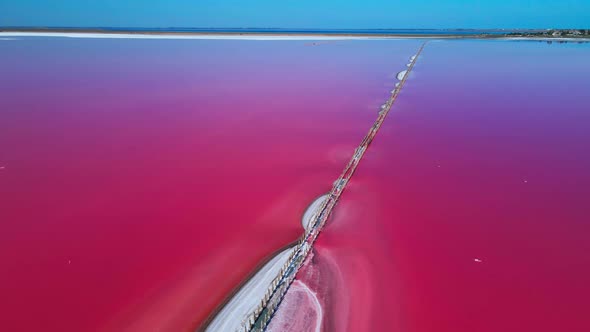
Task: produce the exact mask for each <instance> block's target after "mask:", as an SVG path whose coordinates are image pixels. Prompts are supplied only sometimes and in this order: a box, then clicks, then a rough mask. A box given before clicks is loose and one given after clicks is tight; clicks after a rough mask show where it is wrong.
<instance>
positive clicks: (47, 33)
mask: <svg viewBox="0 0 590 332" xmlns="http://www.w3.org/2000/svg"><path fill="white" fill-rule="evenodd" d="M0 37H66V38H112V39H115V38H121V39H229V40H235V39H238V40H355V39H356V40H359V39H481V40H531V41H571V42H575V41H580V42H588V41H590V37H540V36H530V37H523V36H507V35H493V34H480V35H477V34H475V35H459V34H385V33H384V34H376V33H373V34H372V33H269V32H213V31H208V32H197V31H194V32H186V31H109V30H71V29H47V30H45V29H43V30H39V29H1V28H0Z"/></svg>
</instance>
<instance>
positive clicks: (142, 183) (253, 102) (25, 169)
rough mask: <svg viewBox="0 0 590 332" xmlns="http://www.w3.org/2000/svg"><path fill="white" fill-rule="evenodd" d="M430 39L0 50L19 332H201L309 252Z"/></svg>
mask: <svg viewBox="0 0 590 332" xmlns="http://www.w3.org/2000/svg"><path fill="white" fill-rule="evenodd" d="M418 47H419V42H418V41H412V40H405V41H338V42H312V41H274V42H270V41H215V40H209V41H206V40H106V39H104V40H97V39H68V38H19V39H18V40H10V41H0V58H1V60H2V61H0V72H1V73H2V75H1V76H0V91H2V92H1V94H2V98H0V167H1V168H0V204H1V208H0V220H2V231H0V264H1V267H2V271H3V273H1V274H0V294H2V300H0V315H1V317H2V319H0V321H2V324H3V328H4V329H6V330H49V331H56V330H59V331H88V330H121V329H127V330H137V331H145V330H155V329H163V330H187V329H191V328H194V327H197V326H199V325H200V324H201V323H202V322H203V321H204V320H205V319H206V318H207V316H208V315H209V314H211V313H212V311H213V310H214V309H215V308H216V307H217V306H218V305H220V304H221V303H222V301H223V300H224V299H225V298H226V297H227V296H228V295H229V294H230V293H231V292H232V290H234V289H235V287H237V286H238V285H239V284H240V283H241V282H243V281H244V280H245V279H246V278H247V276H248V275H249V274H250V273H252V272H253V271H254V270H255V267H256V266H257V265H258V264H260V263H261V262H263V261H264V260H265V259H267V258H269V257H270V256H271V255H272V254H273V253H274V252H277V251H278V250H280V249H281V248H283V247H285V246H286V245H288V244H289V243H291V242H292V241H294V240H296V239H297V238H298V237H299V236H300V235H301V233H302V232H303V229H302V227H301V216H302V214H303V212H304V211H305V208H306V207H307V205H308V204H310V203H311V202H312V201H313V200H314V199H315V198H317V197H319V196H320V195H322V194H324V193H326V192H327V191H328V190H329V189H330V187H331V185H332V182H333V181H334V180H335V179H336V178H337V177H338V176H339V174H340V171H341V170H342V168H343V167H344V165H345V163H346V162H347V161H348V159H349V158H350V156H351V155H352V153H353V151H354V148H355V147H356V145H357V144H358V143H359V141H360V139H361V138H362V137H363V135H364V134H365V133H366V130H367V128H368V127H369V126H370V124H371V123H372V122H373V120H374V119H375V117H376V115H377V112H378V110H379V106H380V105H381V103H382V102H383V101H384V100H385V99H386V98H387V96H388V94H389V90H390V89H391V87H392V85H393V82H394V76H395V73H397V72H398V71H399V70H400V69H401V68H403V67H404V65H405V63H406V62H407V59H408V57H409V56H411V55H412V54H414V52H415V50H416V49H417V48H418Z"/></svg>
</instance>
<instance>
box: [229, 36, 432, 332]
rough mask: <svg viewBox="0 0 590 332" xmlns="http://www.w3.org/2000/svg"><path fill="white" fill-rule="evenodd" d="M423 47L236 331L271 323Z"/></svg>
mask: <svg viewBox="0 0 590 332" xmlns="http://www.w3.org/2000/svg"><path fill="white" fill-rule="evenodd" d="M426 43H427V42H425V43H423V44H422V45H421V46H420V48H419V49H418V51H417V52H416V54H415V55H413V56H412V57H411V58H410V63H409V64H408V67H407V68H406V69H405V70H403V71H401V72H399V73H398V74H397V79H398V80H399V82H397V83H396V84H395V88H394V89H393V90H392V91H391V96H390V97H389V99H388V100H387V102H386V103H385V104H383V105H382V106H381V110H380V111H379V116H378V117H377V120H375V123H374V124H373V125H372V126H371V128H370V129H369V132H368V133H367V135H365V137H364V138H363V140H362V141H361V143H360V145H359V146H358V147H357V148H356V150H355V152H354V155H353V156H352V158H351V159H350V161H349V162H348V164H347V165H346V167H345V168H344V170H343V171H342V174H341V175H340V177H339V178H338V179H337V180H336V181H335V182H334V186H333V187H332V190H330V192H329V193H328V195H327V199H325V200H324V201H323V203H322V204H321V206H320V207H319V208H318V209H317V212H316V213H315V215H314V216H313V219H312V223H313V224H312V226H311V227H308V228H307V229H306V230H305V233H304V234H303V236H302V237H301V238H300V239H299V241H298V242H297V245H296V247H295V250H293V251H292V253H291V254H290V255H289V259H288V260H287V262H286V263H285V265H284V266H283V267H282V268H281V270H280V273H279V274H278V275H277V277H276V278H275V279H273V281H272V282H271V285H270V287H269V289H268V290H267V292H266V293H265V295H264V297H263V298H262V299H260V304H259V305H258V307H257V308H256V309H255V310H254V311H253V312H252V314H251V315H249V316H248V317H246V318H245V319H244V321H243V322H242V325H241V328H240V329H239V331H243V332H262V331H264V330H265V329H266V327H267V326H268V323H269V322H270V320H271V319H272V317H273V315H274V313H275V312H276V310H277V308H278V306H279V305H280V304H281V301H282V299H283V297H284V296H285V294H286V293H287V290H288V289H289V286H291V283H292V282H293V280H295V276H296V275H297V272H298V271H299V269H300V268H301V266H302V265H303V263H304V262H305V259H306V258H307V256H308V254H309V252H310V250H311V249H312V248H313V244H314V243H315V241H316V239H317V237H318V235H319V234H320V232H321V231H322V228H323V227H324V225H325V224H326V221H327V220H328V218H329V216H330V214H331V213H332V210H333V209H334V207H335V206H336V203H337V202H338V200H339V199H340V196H341V195H342V192H343V191H344V189H345V188H346V185H347V184H348V182H349V180H350V178H351V177H352V175H353V174H354V171H355V170H356V168H357V166H358V164H359V162H360V161H361V159H362V158H363V155H364V154H365V151H366V150H367V148H368V147H369V145H370V144H371V142H372V141H373V139H374V138H375V136H376V135H377V132H378V131H379V128H380V127H381V124H382V123H383V121H384V120H385V117H387V114H388V113H389V111H390V110H391V107H392V106H393V103H394V102H395V100H396V99H397V97H398V95H399V93H400V91H401V89H402V88H403V86H404V84H405V82H406V80H407V78H408V76H409V73H410V72H411V71H412V69H413V68H414V65H415V64H416V61H417V60H418V57H419V56H420V53H422V50H423V49H424V47H425V46H426Z"/></svg>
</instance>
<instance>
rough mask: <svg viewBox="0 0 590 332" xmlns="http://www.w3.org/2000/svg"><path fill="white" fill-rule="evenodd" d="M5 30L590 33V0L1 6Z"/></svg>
mask: <svg viewBox="0 0 590 332" xmlns="http://www.w3.org/2000/svg"><path fill="white" fill-rule="evenodd" d="M0 26H71V27H99V26H100V27H204V28H223V27H273V28H312V29H313V28H316V29H328V28H342V29H359V28H570V27H573V28H590V0H553V1H548V0H535V1H533V0H471V1H468V0H404V1H399V0H358V1H347V0H52V1H48V0H1V1H0Z"/></svg>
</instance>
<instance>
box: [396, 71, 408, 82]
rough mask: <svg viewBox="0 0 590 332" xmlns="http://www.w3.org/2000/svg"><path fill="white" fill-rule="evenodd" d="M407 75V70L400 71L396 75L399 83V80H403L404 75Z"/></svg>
mask: <svg viewBox="0 0 590 332" xmlns="http://www.w3.org/2000/svg"><path fill="white" fill-rule="evenodd" d="M407 73H408V71H407V70H402V71H400V72H399V73H397V79H398V80H400V81H401V80H403V79H404V77H406V74H407Z"/></svg>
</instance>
